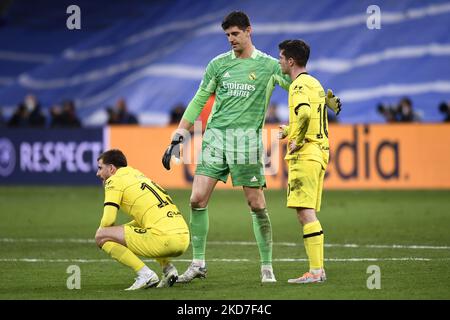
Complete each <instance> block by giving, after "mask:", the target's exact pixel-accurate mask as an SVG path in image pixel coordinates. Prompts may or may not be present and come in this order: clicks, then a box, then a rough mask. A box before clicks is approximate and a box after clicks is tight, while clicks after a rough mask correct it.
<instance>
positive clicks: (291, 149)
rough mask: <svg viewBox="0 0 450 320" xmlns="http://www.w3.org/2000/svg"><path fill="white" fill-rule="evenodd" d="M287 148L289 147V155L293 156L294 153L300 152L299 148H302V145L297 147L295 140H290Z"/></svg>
mask: <svg viewBox="0 0 450 320" xmlns="http://www.w3.org/2000/svg"><path fill="white" fill-rule="evenodd" d="M288 146H289V154H293V153H294V152H295V151H297V150H300V149H301V147H303V143H302V144H300V145H297V143H296V142H295V140H291V141H289V144H288Z"/></svg>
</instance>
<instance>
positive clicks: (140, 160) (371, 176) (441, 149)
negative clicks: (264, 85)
mask: <svg viewBox="0 0 450 320" xmlns="http://www.w3.org/2000/svg"><path fill="white" fill-rule="evenodd" d="M174 129H175V128H174V127H170V128H140V127H112V128H110V134H109V141H110V146H111V147H115V148H120V149H122V150H123V151H124V152H125V153H126V154H127V157H128V159H129V162H130V163H131V164H133V165H135V166H136V167H137V168H140V169H141V170H142V171H143V172H144V173H145V174H147V175H148V176H149V177H152V178H153V179H155V181H158V183H160V184H161V185H163V186H165V187H167V188H189V187H190V186H191V183H192V180H193V175H194V172H195V164H188V165H186V164H183V165H175V164H173V165H172V169H171V171H166V170H165V169H164V168H163V166H162V165H161V157H162V154H163V152H164V150H165V148H166V147H167V144H168V142H169V141H170V137H171V135H172V133H173V130H174ZM265 129H266V130H265V132H264V133H265V135H266V137H267V141H266V143H265V146H266V147H267V146H270V147H269V149H270V150H269V152H268V154H269V155H270V156H269V160H270V161H268V162H267V163H266V179H267V186H268V188H273V189H277V188H281V189H284V188H286V184H287V166H286V162H285V161H284V160H283V157H284V150H285V148H286V145H285V143H286V142H283V144H281V145H279V144H277V143H276V142H275V140H276V133H277V132H278V127H277V126H273V125H272V126H266V127H265ZM328 132H329V137H330V163H329V166H328V169H327V174H326V178H325V184H324V185H325V188H326V189H450V170H446V169H445V167H446V164H448V163H450V125H448V124H389V125H386V124H373V125H330V126H329V130H328ZM194 140H195V143H191V151H192V150H193V149H194V148H195V149H197V150H198V149H199V147H200V137H196V138H194ZM274 146H275V147H274ZM266 149H267V148H266ZM266 153H267V152H266ZM218 187H219V188H231V181H230V179H228V182H227V184H223V183H219V184H218Z"/></svg>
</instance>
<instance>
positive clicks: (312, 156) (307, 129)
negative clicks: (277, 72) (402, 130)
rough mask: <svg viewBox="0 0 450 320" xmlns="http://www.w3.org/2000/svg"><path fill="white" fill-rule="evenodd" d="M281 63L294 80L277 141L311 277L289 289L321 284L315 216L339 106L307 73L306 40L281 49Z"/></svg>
mask: <svg viewBox="0 0 450 320" xmlns="http://www.w3.org/2000/svg"><path fill="white" fill-rule="evenodd" d="M279 49H280V59H279V63H280V66H281V70H282V72H283V73H285V74H288V75H289V76H290V77H291V79H292V80H293V82H292V84H291V85H290V87H289V125H287V126H284V125H283V126H281V127H280V135H279V137H280V138H281V139H282V138H285V137H286V136H287V138H288V145H287V153H286V157H285V159H286V160H287V161H288V167H289V172H288V190H287V206H288V207H289V208H294V209H296V211H297V217H298V220H299V221H300V223H301V225H302V226H303V239H304V244H305V249H306V254H307V256H308V259H309V271H308V272H306V273H305V274H303V275H302V276H300V277H299V278H296V279H289V280H288V282H289V283H312V282H323V281H325V279H326V276H325V270H324V267H323V242H324V236H323V231H322V226H321V225H320V222H319V220H317V217H316V212H318V211H319V210H320V203H321V197H322V187H323V179H324V176H325V170H326V168H327V164H328V158H329V144H328V131H327V124H328V119H327V110H326V106H325V105H328V106H329V107H330V108H332V109H333V110H334V111H335V112H336V114H338V113H339V111H340V108H341V104H340V101H339V98H337V97H335V96H334V95H333V93H332V91H331V90H329V91H328V94H327V96H325V92H324V90H323V88H322V85H321V84H320V82H319V81H318V80H317V79H315V78H314V77H312V76H310V75H309V74H308V73H307V72H306V68H305V67H306V63H307V62H308V58H309V46H308V45H307V44H306V43H305V42H304V41H302V40H286V41H283V42H281V43H280V44H279Z"/></svg>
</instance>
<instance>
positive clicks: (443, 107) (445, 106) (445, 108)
mask: <svg viewBox="0 0 450 320" xmlns="http://www.w3.org/2000/svg"><path fill="white" fill-rule="evenodd" d="M439 111H440V112H442V113H448V112H449V111H450V106H449V104H448V103H447V102H441V104H440V105H439Z"/></svg>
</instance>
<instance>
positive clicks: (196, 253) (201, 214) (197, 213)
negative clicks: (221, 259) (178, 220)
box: [189, 208, 209, 261]
mask: <svg viewBox="0 0 450 320" xmlns="http://www.w3.org/2000/svg"><path fill="white" fill-rule="evenodd" d="M189 226H190V228H191V240H192V251H193V253H192V255H193V259H195V260H203V261H204V260H205V247H206V237H207V236H208V229H209V216H208V208H191V220H190V222H189Z"/></svg>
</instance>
